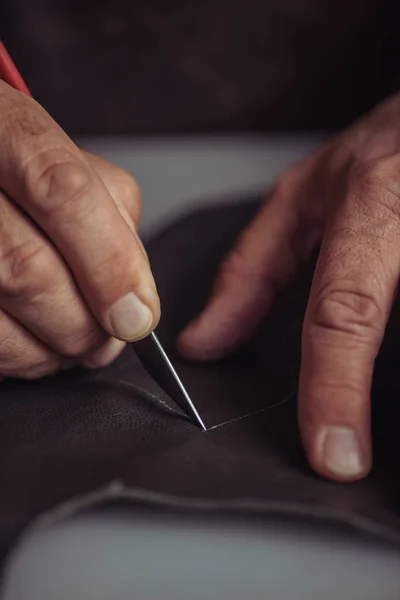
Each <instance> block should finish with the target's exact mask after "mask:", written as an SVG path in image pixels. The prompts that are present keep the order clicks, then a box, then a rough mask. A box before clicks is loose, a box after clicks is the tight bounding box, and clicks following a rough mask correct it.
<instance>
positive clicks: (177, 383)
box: [133, 333, 206, 430]
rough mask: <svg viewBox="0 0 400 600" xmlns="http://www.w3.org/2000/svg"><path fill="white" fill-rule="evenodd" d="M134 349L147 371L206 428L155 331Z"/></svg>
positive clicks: (187, 412)
mask: <svg viewBox="0 0 400 600" xmlns="http://www.w3.org/2000/svg"><path fill="white" fill-rule="evenodd" d="M133 347H134V350H135V352H136V354H137V356H138V358H139V360H140V362H141V363H142V365H143V367H144V368H145V369H146V371H147V372H148V373H149V375H151V377H153V379H154V380H155V381H156V382H157V383H158V385H159V386H160V387H161V389H163V390H164V392H165V393H166V394H168V396H170V397H171V398H172V400H174V401H175V402H176V403H177V404H178V405H179V406H180V407H181V408H182V410H184V411H185V413H186V414H187V415H188V416H189V417H190V418H191V419H194V420H195V421H196V422H197V423H198V424H199V425H200V427H201V428H202V429H204V430H206V426H205V425H204V423H203V420H202V418H201V417H200V415H199V413H198V411H197V409H196V407H195V405H194V404H193V402H192V400H191V398H190V396H189V394H188V393H187V391H186V389H185V386H184V385H183V383H182V381H181V380H180V378H179V376H178V374H177V372H176V371H175V369H174V367H173V365H172V363H171V361H170V360H169V358H168V356H167V354H166V352H165V350H164V348H163V347H162V345H161V344H160V341H159V340H158V338H157V336H156V334H155V333H151V334H150V335H149V336H148V337H147V338H145V339H144V340H140V341H139V342H135V343H134V344H133Z"/></svg>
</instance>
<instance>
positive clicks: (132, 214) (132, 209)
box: [82, 150, 142, 231]
mask: <svg viewBox="0 0 400 600" xmlns="http://www.w3.org/2000/svg"><path fill="white" fill-rule="evenodd" d="M82 152H83V154H84V156H85V157H86V159H87V160H88V161H89V163H90V165H91V167H92V168H93V169H94V170H95V171H96V173H97V174H98V175H99V176H100V178H101V179H102V181H103V183H104V185H105V186H106V188H107V190H108V192H109V194H110V196H111V197H112V199H113V200H114V202H115V204H116V206H117V208H118V210H119V212H120V214H121V215H122V216H123V218H124V219H125V221H126V223H127V224H128V225H129V227H131V228H133V229H135V231H137V230H138V228H139V221H140V217H141V215H142V195H141V192H140V188H139V186H138V184H137V183H136V181H135V179H134V178H133V177H132V176H131V175H130V174H129V173H128V172H127V171H125V170H124V169H121V168H120V167H118V166H117V165H115V164H114V163H111V162H109V161H108V160H105V159H104V158H102V157H101V156H98V155H97V154H92V153H91V152H88V151H87V150H82Z"/></svg>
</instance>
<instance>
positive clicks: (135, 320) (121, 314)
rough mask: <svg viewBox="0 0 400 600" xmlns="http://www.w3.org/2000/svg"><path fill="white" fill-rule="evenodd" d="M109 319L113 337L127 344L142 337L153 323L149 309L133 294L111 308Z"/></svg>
mask: <svg viewBox="0 0 400 600" xmlns="http://www.w3.org/2000/svg"><path fill="white" fill-rule="evenodd" d="M109 318H110V323H111V327H112V329H113V333H114V335H115V337H118V338H121V339H123V340H126V341H129V342H130V341H133V340H136V339H138V338H141V337H144V336H145V335H146V333H148V332H149V331H150V328H151V324H152V322H153V316H152V314H151V311H150V309H149V308H148V307H147V306H146V305H145V304H143V302H141V301H140V300H139V298H138V297H137V296H136V295H135V294H133V293H130V294H127V295H126V296H124V297H123V298H121V299H120V300H118V301H117V302H116V303H115V304H114V306H112V307H111V309H110V313H109Z"/></svg>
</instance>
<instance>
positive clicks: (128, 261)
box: [0, 84, 159, 340]
mask: <svg viewBox="0 0 400 600" xmlns="http://www.w3.org/2000/svg"><path fill="white" fill-rule="evenodd" d="M0 94H1V95H0V108H1V109H2V110H1V111H0V114H1V115H2V121H1V123H0V133H2V134H3V135H1V141H0V179H1V182H2V187H3V189H4V190H5V192H6V193H7V195H8V196H9V197H12V198H13V200H15V201H16V202H17V203H18V204H19V205H20V206H21V207H22V208H23V209H24V210H25V211H26V212H27V213H28V214H30V216H31V217H32V218H33V219H34V221H35V222H36V223H38V224H39V226H40V227H41V228H42V229H43V230H44V231H45V232H46V234H47V235H48V236H49V237H50V239H51V240H52V242H53V243H54V244H55V246H56V247H57V249H58V250H59V252H60V253H61V255H62V256H63V258H64V259H65V261H66V262H67V264H68V265H69V267H70V269H71V271H72V273H73V275H74V278H75V280H76V282H77V285H78V287H79V289H80V291H81V293H82V295H83V296H84V298H85V300H86V302H87V304H88V306H89V307H90V309H91V311H92V312H93V314H94V315H95V317H96V318H97V319H98V321H99V322H100V323H101V324H102V326H103V327H104V328H105V329H106V331H108V332H109V333H110V334H111V335H113V336H115V337H118V338H121V339H125V340H133V339H139V338H141V337H144V336H145V335H147V334H148V333H149V332H150V330H151V329H152V328H153V327H154V326H155V325H156V323H157V321H158V318H159V300H158V296H157V293H156V289H155V284H154V280H153V277H152V275H151V271H150V269H149V265H148V263H147V261H146V260H145V257H144V256H143V253H142V251H141V249H140V245H139V244H138V242H137V239H136V237H135V236H133V235H132V233H131V231H130V229H129V227H127V225H126V222H125V221H124V219H123V218H122V217H121V215H120V213H119V211H118V209H117V208H116V206H115V203H114V202H113V199H112V198H111V196H110V194H109V193H108V191H107V188H106V187H105V185H104V184H103V183H102V181H101V179H100V177H99V176H98V174H97V173H96V172H95V171H94V170H93V169H92V168H91V166H90V164H89V162H88V161H87V160H86V159H85V158H84V156H83V155H82V153H81V152H80V151H79V150H78V149H77V148H76V146H74V144H73V143H72V142H71V140H69V138H68V137H67V136H66V135H65V134H64V133H63V132H62V130H61V129H60V128H59V127H58V126H57V125H56V124H55V123H54V121H52V119H51V118H50V117H49V116H48V115H47V113H46V112H45V111H44V110H43V109H42V108H41V107H40V106H39V105H38V104H36V103H35V102H34V101H33V100H32V99H30V98H28V97H24V96H23V95H21V94H18V93H17V92H14V91H13V90H11V89H10V88H9V86H6V84H3V85H0ZM9 129H12V135H6V132H7V130H9Z"/></svg>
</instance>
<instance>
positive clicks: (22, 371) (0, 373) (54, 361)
mask: <svg viewBox="0 0 400 600" xmlns="http://www.w3.org/2000/svg"><path fill="white" fill-rule="evenodd" d="M68 364H69V363H68V361H67V360H65V361H64V360H63V359H62V358H61V357H60V356H58V355H56V354H55V353H54V352H52V351H51V350H50V349H49V348H47V347H46V346H45V345H44V344H42V343H41V342H40V341H39V340H37V339H36V338H35V337H34V336H32V335H31V334H30V333H29V332H28V331H27V330H26V329H24V327H22V326H21V325H20V324H19V323H18V322H16V321H15V320H14V319H13V318H12V317H10V316H9V315H7V313H5V312H4V311H2V310H0V380H2V379H4V378H8V377H15V378H19V379H38V378H39V377H45V376H48V375H53V374H54V373H56V372H57V371H58V370H60V369H61V368H65V367H66V366H68Z"/></svg>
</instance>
